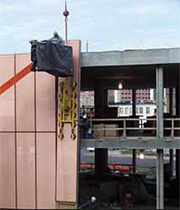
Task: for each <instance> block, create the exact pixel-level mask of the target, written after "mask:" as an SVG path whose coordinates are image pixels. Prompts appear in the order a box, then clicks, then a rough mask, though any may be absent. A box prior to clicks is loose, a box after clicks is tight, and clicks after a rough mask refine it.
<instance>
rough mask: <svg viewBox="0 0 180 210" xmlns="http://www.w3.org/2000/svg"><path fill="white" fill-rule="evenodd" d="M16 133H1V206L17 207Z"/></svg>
mask: <svg viewBox="0 0 180 210" xmlns="http://www.w3.org/2000/svg"><path fill="white" fill-rule="evenodd" d="M14 135H15V134H14V133H0V208H16V203H15V200H16V198H15V196H16V190H15V136H14Z"/></svg>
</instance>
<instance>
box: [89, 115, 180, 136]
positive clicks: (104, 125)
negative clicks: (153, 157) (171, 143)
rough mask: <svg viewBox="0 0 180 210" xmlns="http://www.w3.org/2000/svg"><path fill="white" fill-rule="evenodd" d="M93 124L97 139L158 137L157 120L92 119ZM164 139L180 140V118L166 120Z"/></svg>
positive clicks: (93, 131)
mask: <svg viewBox="0 0 180 210" xmlns="http://www.w3.org/2000/svg"><path fill="white" fill-rule="evenodd" d="M144 121H146V122H145V123H144ZM91 123H92V125H93V126H92V128H91V129H92V133H93V134H94V137H95V138H101V137H111V135H112V136H113V137H119V138H132V137H133V138H138V139H139V138H143V137H144V138H147V137H152V138H153V139H154V138H155V137H156V118H149V119H148V118H146V119H145V118H120V119H119V118H111V119H108V118H107V119H91ZM97 125H98V126H97ZM109 125H114V126H109ZM110 131H111V132H110ZM103 132H104V133H103ZM113 132H114V133H113ZM112 133H113V134H112ZM164 138H171V139H180V118H164Z"/></svg>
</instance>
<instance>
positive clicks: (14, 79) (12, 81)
mask: <svg viewBox="0 0 180 210" xmlns="http://www.w3.org/2000/svg"><path fill="white" fill-rule="evenodd" d="M31 67H32V64H31V63H30V64H29V65H28V66H26V67H25V68H24V69H22V70H21V71H20V72H19V73H17V74H16V75H14V76H13V77H12V78H11V79H9V80H8V81H7V82H5V83H4V84H3V85H1V86H0V95H1V94H2V93H4V92H5V91H6V90H8V89H9V88H10V87H11V86H13V85H14V84H16V83H17V82H18V81H19V80H21V79H22V78H23V77H25V76H26V75H27V74H28V73H29V72H30V71H31Z"/></svg>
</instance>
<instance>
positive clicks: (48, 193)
mask: <svg viewBox="0 0 180 210" xmlns="http://www.w3.org/2000/svg"><path fill="white" fill-rule="evenodd" d="M55 204H56V203H55V133H54V134H53V133H46V134H45V133H37V208H40V209H55Z"/></svg>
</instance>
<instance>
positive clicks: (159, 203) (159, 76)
mask: <svg viewBox="0 0 180 210" xmlns="http://www.w3.org/2000/svg"><path fill="white" fill-rule="evenodd" d="M156 106H157V118H156V120H157V121H156V122H157V123H156V125H157V132H156V136H157V139H158V140H159V141H161V139H162V138H163V132H164V121H163V69H162V68H161V67H160V68H159V67H158V68H156ZM156 169H157V170H156V182H157V183H156V191H157V193H156V197H157V200H156V207H157V209H164V160H163V149H158V150H157V165H156Z"/></svg>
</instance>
